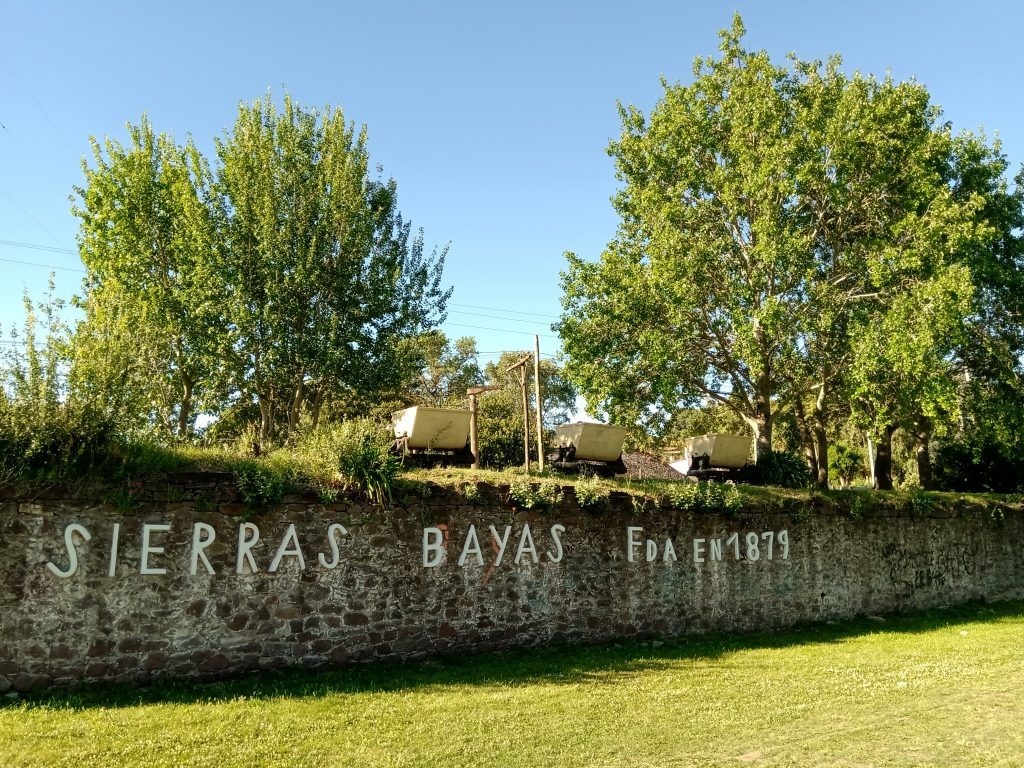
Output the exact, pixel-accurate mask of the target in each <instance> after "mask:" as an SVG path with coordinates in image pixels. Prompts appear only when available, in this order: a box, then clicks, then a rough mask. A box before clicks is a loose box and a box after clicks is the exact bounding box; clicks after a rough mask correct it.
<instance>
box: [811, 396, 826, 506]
mask: <svg viewBox="0 0 1024 768" xmlns="http://www.w3.org/2000/svg"><path fill="white" fill-rule="evenodd" d="M827 423H828V414H827V413H826V410H825V384H824V383H822V385H821V387H820V388H819V389H818V397H817V399H816V400H815V401H814V454H815V457H816V459H817V464H818V472H817V475H816V476H815V481H816V482H817V485H818V487H819V488H828V433H827V431H826V429H825V427H826V425H827Z"/></svg>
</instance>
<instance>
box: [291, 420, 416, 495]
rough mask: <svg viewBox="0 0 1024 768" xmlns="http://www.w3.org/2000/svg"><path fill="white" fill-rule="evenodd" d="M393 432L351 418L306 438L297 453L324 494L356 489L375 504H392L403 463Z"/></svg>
mask: <svg viewBox="0 0 1024 768" xmlns="http://www.w3.org/2000/svg"><path fill="white" fill-rule="evenodd" d="M393 439H394V438H393V437H392V434H391V431H390V429H388V428H387V427H386V426H385V425H384V424H382V423H380V422H377V421H373V420H372V419H350V420H348V421H342V422H340V423H337V424H330V425H327V426H321V427H318V428H317V429H315V430H313V431H312V432H309V433H307V434H305V435H302V436H301V437H300V438H299V440H298V443H297V444H296V447H295V449H294V453H295V454H296V455H297V456H298V457H299V458H300V459H301V461H302V463H303V466H304V470H303V473H304V475H305V476H306V479H307V480H308V481H309V482H310V483H311V484H312V485H314V486H315V487H316V488H317V489H318V490H319V491H320V493H321V495H330V494H331V493H332V492H333V493H336V492H337V491H338V490H346V489H349V488H356V489H359V490H361V491H362V492H363V493H365V494H366V495H367V496H368V497H369V498H370V499H371V500H372V501H375V502H377V503H381V502H384V501H385V500H386V501H389V502H390V501H391V497H392V490H393V488H394V483H395V478H396V476H397V475H398V472H399V470H400V468H401V467H400V464H399V462H398V459H397V458H396V457H395V455H394V454H393V453H392V452H391V446H392V442H393Z"/></svg>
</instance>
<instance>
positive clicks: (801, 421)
mask: <svg viewBox="0 0 1024 768" xmlns="http://www.w3.org/2000/svg"><path fill="white" fill-rule="evenodd" d="M793 413H794V414H795V415H796V428H797V431H798V432H799V433H800V443H801V444H802V445H803V448H804V461H805V462H807V473H808V475H809V476H810V477H815V478H816V477H817V476H818V456H817V453H816V452H815V449H814V433H813V432H811V428H810V426H808V424H807V413H806V411H805V410H804V404H803V402H802V400H801V399H800V398H797V400H796V404H795V405H794V408H793Z"/></svg>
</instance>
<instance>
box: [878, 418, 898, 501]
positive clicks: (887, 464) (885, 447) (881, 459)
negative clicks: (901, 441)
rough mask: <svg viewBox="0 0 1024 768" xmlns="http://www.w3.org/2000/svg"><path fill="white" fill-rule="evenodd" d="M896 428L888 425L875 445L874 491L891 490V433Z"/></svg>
mask: <svg viewBox="0 0 1024 768" xmlns="http://www.w3.org/2000/svg"><path fill="white" fill-rule="evenodd" d="M895 431H896V427H895V426H892V425H889V426H886V427H885V428H884V429H883V430H882V434H881V435H880V436H879V438H878V442H877V443H876V444H875V490H878V491H891V490H892V433H893V432H895Z"/></svg>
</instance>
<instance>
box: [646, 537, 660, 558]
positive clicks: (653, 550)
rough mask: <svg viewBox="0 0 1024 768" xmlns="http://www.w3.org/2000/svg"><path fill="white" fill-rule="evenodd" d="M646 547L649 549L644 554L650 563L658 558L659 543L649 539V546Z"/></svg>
mask: <svg viewBox="0 0 1024 768" xmlns="http://www.w3.org/2000/svg"><path fill="white" fill-rule="evenodd" d="M645 549H646V550H647V551H646V552H644V556H645V557H646V558H647V562H648V563H653V562H654V561H655V560H657V559H658V545H657V544H655V543H654V540H653V539H648V540H647V546H646V547H645Z"/></svg>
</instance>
